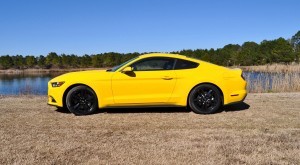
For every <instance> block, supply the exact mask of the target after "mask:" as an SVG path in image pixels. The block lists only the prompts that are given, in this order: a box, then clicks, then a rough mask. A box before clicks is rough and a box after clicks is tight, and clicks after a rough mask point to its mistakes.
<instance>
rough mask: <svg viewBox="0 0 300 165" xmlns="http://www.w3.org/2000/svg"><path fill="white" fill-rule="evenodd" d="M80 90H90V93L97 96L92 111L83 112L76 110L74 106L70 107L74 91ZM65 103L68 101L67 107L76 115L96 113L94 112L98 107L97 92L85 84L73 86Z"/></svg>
mask: <svg viewBox="0 0 300 165" xmlns="http://www.w3.org/2000/svg"><path fill="white" fill-rule="evenodd" d="M78 90H87V91H89V92H90V93H92V94H93V97H95V104H93V107H92V109H91V110H90V111H88V112H84V113H83V112H78V111H76V110H74V109H73V108H72V107H70V101H71V96H72V93H73V92H76V91H78ZM65 103H66V108H67V109H68V110H69V111H70V112H71V113H73V114H74V115H76V116H82V115H89V114H92V113H94V112H95V111H96V109H97V108H98V99H97V95H96V94H95V92H94V91H93V90H92V89H91V88H89V87H87V86H84V85H79V86H76V87H73V88H72V89H71V90H70V91H69V92H68V94H67V96H66V101H65Z"/></svg>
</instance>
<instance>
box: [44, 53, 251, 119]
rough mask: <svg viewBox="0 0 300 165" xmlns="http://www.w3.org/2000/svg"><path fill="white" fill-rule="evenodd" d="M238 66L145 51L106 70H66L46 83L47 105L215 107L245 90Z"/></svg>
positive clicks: (76, 108) (80, 108)
mask: <svg viewBox="0 0 300 165" xmlns="http://www.w3.org/2000/svg"><path fill="white" fill-rule="evenodd" d="M246 84H247V83H246V81H245V79H244V78H243V74H242V70H241V69H229V68H226V67H222V66H218V65H214V64H211V63H208V62H205V61H202V60H198V59H194V58H189V57H186V56H183V55H178V54H162V53H155V54H145V55H140V56H138V57H136V58H133V59H131V60H129V61H127V62H125V63H123V64H121V65H119V66H116V67H113V68H111V69H108V70H90V71H80V72H71V73H66V74H63V75H61V76H58V77H55V78H53V79H52V80H50V81H49V82H48V104H49V105H53V106H57V107H63V108H67V109H68V110H69V111H70V112H72V113H74V114H75V115H88V114H92V113H94V112H95V111H96V110H98V109H101V108H112V107H137V106H141V107H151V106H159V107H160V106H161V107H162V106H183V107H188V108H190V109H191V110H192V111H194V112H195V113H198V114H211V113H215V112H217V111H218V110H219V109H220V107H221V106H223V105H227V104H232V103H237V102H241V101H243V100H244V99H245V97H246V95H247V91H246Z"/></svg>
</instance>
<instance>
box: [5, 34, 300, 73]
mask: <svg viewBox="0 0 300 165" xmlns="http://www.w3.org/2000/svg"><path fill="white" fill-rule="evenodd" d="M170 53H176V54H182V55H186V56H189V57H193V58H197V59H201V60H204V61H208V62H212V63H215V64H218V65H223V66H232V65H235V66H236V65H244V66H246V65H264V64H272V63H285V64H288V63H291V62H296V63H299V57H300V31H298V32H297V33H296V34H295V35H294V36H292V37H291V38H290V39H284V38H278V39H275V40H264V41H262V42H261V43H255V42H245V43H243V44H242V45H238V44H228V45H225V46H224V47H223V48H219V49H195V50H191V49H187V50H181V51H174V52H170ZM141 54H145V53H126V54H124V53H115V52H109V53H101V54H95V55H83V56H78V55H74V54H71V55H66V54H61V55H58V54H57V53H55V52H51V53H49V54H48V55H46V56H44V55H40V56H33V55H27V56H22V55H15V56H10V55H2V56H0V69H10V68H14V69H26V68H45V69H49V68H88V67H111V66H115V65H118V64H120V63H122V62H125V61H127V60H129V59H131V58H133V57H136V56H139V55H141Z"/></svg>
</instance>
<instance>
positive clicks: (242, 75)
mask: <svg viewBox="0 0 300 165" xmlns="http://www.w3.org/2000/svg"><path fill="white" fill-rule="evenodd" d="M241 77H242V78H243V80H245V81H246V79H245V77H244V73H243V72H242V74H241Z"/></svg>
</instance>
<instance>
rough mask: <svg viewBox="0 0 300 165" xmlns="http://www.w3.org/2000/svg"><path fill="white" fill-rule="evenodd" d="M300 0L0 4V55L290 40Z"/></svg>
mask: <svg viewBox="0 0 300 165" xmlns="http://www.w3.org/2000/svg"><path fill="white" fill-rule="evenodd" d="M299 7H300V1H299V0H281V1H279V0H247V1H246V0H227V1H226V0H180V1H179V0H1V1H0V55H6V54H9V55H16V54H22V55H41V54H43V55H46V54H48V53H49V52H52V51H54V52H57V53H58V54H61V53H66V54H72V53H73V54H77V55H83V54H96V53H103V52H112V51H113V52H120V53H127V52H169V51H176V50H182V49H197V48H201V49H205V48H207V49H209V48H221V47H223V46H224V45H226V44H230V43H236V44H242V43H243V42H245V41H255V42H261V41H262V40H264V39H268V40H271V39H276V38H278V37H284V38H290V37H291V36H292V35H294V34H295V33H296V32H297V31H298V30H300V9H299Z"/></svg>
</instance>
